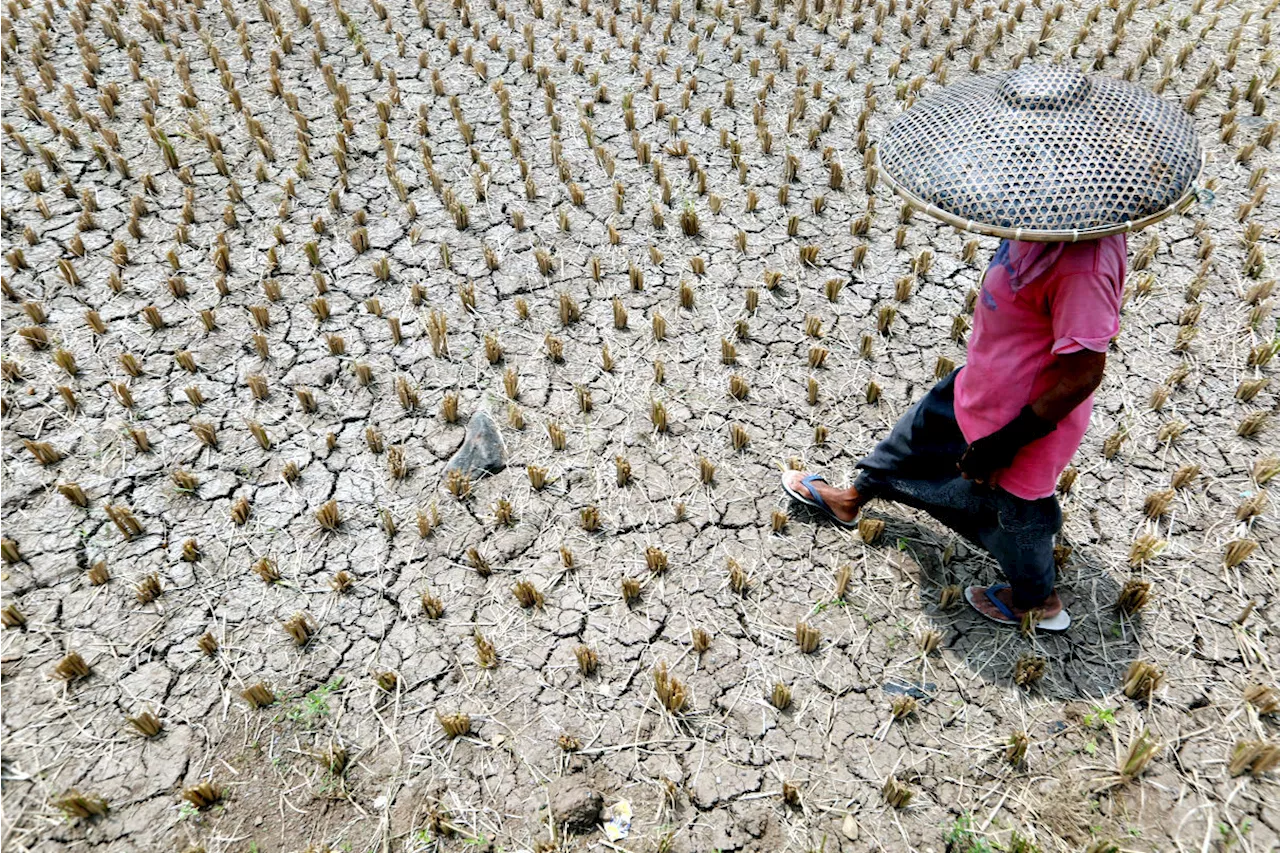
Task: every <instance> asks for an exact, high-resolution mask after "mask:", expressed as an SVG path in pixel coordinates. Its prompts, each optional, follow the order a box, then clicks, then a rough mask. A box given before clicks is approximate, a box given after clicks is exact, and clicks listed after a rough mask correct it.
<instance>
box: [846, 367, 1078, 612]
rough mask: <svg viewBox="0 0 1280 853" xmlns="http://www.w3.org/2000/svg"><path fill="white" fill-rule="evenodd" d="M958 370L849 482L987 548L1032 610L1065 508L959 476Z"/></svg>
mask: <svg viewBox="0 0 1280 853" xmlns="http://www.w3.org/2000/svg"><path fill="white" fill-rule="evenodd" d="M961 369H963V368H961ZM959 372H960V371H959V370H956V371H955V372H953V373H952V374H951V375H950V376H948V377H947V378H946V379H943V380H942V381H941V382H939V383H938V384H937V385H935V386H933V388H931V389H930V390H929V393H928V394H926V395H925V396H924V397H923V398H922V399H921V400H919V401H918V402H917V403H916V404H915V405H914V406H912V407H911V408H910V409H908V410H907V411H906V413H905V414H903V416H902V417H901V418H900V419H899V420H898V423H897V424H895V425H894V427H893V430H892V431H891V432H890V433H889V435H888V437H887V438H885V439H884V441H881V442H880V443H879V444H878V445H876V447H875V449H874V450H872V451H871V453H869V454H868V455H867V456H866V457H865V458H864V459H862V461H860V462H859V463H858V468H860V469H861V473H859V474H858V478H857V480H855V481H854V487H855V488H856V489H857V490H858V493H859V494H862V495H868V496H870V497H873V498H882V499H884V500H889V501H895V502H897V503H902V504H906V505H907V506H912V507H915V508H916V509H920V510H923V511H925V512H927V513H929V515H931V516H933V517H934V518H936V519H937V520H938V521H940V522H942V523H943V524H945V525H946V526H947V527H949V528H951V529H952V530H954V531H955V532H956V533H959V534H960V535H961V536H963V537H964V538H965V539H968V540H969V541H970V542H973V543H974V544H976V545H979V546H981V547H982V548H985V549H986V550H987V551H988V552H989V553H990V554H991V556H992V557H994V558H995V560H996V562H997V563H999V564H1000V569H1001V570H1002V571H1003V572H1004V574H1005V577H1007V578H1008V579H1009V586H1010V587H1011V588H1012V590H1013V603H1014V606H1015V607H1018V608H1021V609H1030V608H1032V607H1036V606H1038V605H1040V604H1042V603H1043V602H1044V600H1045V599H1046V598H1047V597H1048V596H1049V594H1050V593H1051V592H1053V587H1054V581H1055V575H1056V568H1055V565H1054V561H1053V537H1054V536H1055V535H1056V534H1057V532H1058V530H1059V529H1060V528H1061V527H1062V510H1061V509H1060V508H1059V507H1058V500H1057V498H1054V497H1047V498H1041V499H1039V500H1034V501H1029V500H1025V499H1023V498H1019V497H1017V496H1015V495H1011V494H1009V493H1008V492H1006V491H1005V490H1004V489H1001V488H999V487H996V486H980V485H978V484H977V483H974V482H973V481H972V480H966V479H965V478H964V477H962V476H960V472H959V471H958V470H957V468H956V463H957V462H958V461H959V460H960V455H961V454H962V453H964V450H965V447H967V446H968V444H967V442H966V441H965V440H964V435H963V434H962V433H961V432H960V426H959V424H957V423H956V415H955V378H956V374H957V373H959Z"/></svg>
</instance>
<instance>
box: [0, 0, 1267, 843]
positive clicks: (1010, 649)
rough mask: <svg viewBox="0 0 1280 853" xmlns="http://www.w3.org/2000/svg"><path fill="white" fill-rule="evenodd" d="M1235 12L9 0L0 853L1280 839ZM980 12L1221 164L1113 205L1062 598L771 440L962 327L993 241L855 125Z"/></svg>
mask: <svg viewBox="0 0 1280 853" xmlns="http://www.w3.org/2000/svg"><path fill="white" fill-rule="evenodd" d="M1275 9H1276V2H1275V0H1271V2H1270V3H1269V4H1268V3H1264V2H1261V0H1259V2H1249V0H1216V2H1215V0H1208V2H1206V0H1194V2H1191V3H1187V2H1162V0H1150V2H1141V3H1140V2H1138V0H1124V2H1120V0H1108V2H1105V3H1101V4H1094V3H1080V4H1077V3H1066V2H1054V3H1052V4H1050V3H1047V2H1040V0H1033V2H1031V3H1029V4H1028V3H1026V2H1023V0H1015V2H1010V0H1000V2H996V0H923V2H922V0H914V2H913V0H905V2H904V0H878V2H871V0H834V2H832V0H791V2H786V0H779V2H777V3H762V2H760V0H746V1H745V2H743V0H714V2H713V0H652V2H648V3H638V2H632V0H625V2H620V0H613V2H612V3H610V2H606V0H579V2H577V3H572V4H570V3H563V4H561V3H556V2H552V0H530V2H526V0H507V2H502V0H490V2H479V0H476V2H472V3H468V2H466V0H454V2H451V3H450V2H444V0H416V3H415V4H410V3H404V2H401V0H387V2H386V4H385V5H384V4H383V3H382V2H380V0H341V1H340V0H332V3H325V2H318V1H317V2H311V4H310V5H306V4H305V3H304V2H303V0H291V2H290V4H288V5H286V4H284V3H282V2H278V0H277V2H276V3H275V5H274V6H273V5H272V2H271V0H258V2H256V3H254V2H245V0H222V2H221V5H219V4H217V3H214V2H210V0H177V2H173V0H145V2H137V3H131V2H125V0H78V2H74V3H68V2H66V0H44V2H35V0H10V2H9V3H7V5H6V7H5V12H4V16H3V33H2V39H3V44H4V50H3V62H4V75H3V76H4V92H3V108H4V110H3V111H4V122H5V123H4V131H5V133H4V137H3V140H2V142H0V145H2V151H3V237H4V258H5V261H6V262H7V264H6V266H5V271H4V272H5V274H4V299H3V303H2V304H3V352H4V357H3V410H4V427H3V478H4V495H3V530H4V532H3V535H4V542H3V546H4V547H3V557H4V566H3V572H4V575H3V598H4V600H3V605H4V610H3V614H2V616H3V624H4V630H3V632H2V633H0V638H2V641H3V668H2V669H0V689H2V691H3V743H2V744H0V747H2V749H3V797H2V801H3V828H2V833H3V835H2V837H0V842H2V843H3V845H4V848H5V850H6V851H8V850H14V851H19V850H41V851H44V850H90V849H93V850H112V851H117V850H120V851H131V850H138V851H175V853H177V851H195V850H204V851H208V852H209V853H214V852H215V851H301V850H315V851H320V850H326V849H328V850H332V851H353V853H364V851H435V850H442V851H444V850H495V851H496V850H506V851H515V850H537V851H549V850H579V851H587V850H591V851H603V850H620V851H636V853H638V851H673V853H675V851H711V850H751V851H782V850H787V851H814V850H822V851H834V850H857V851H878V850H894V851H897V850H922V851H924V850H932V851H938V853H941V851H943V850H949V851H964V853H968V851H983V850H1010V851H1032V850H1041V851H1082V850H1090V851H1095V853H1101V851H1115V850H1125V851H1155V850H1161V851H1172V850H1178V851H1224V850H1233V851H1236V850H1240V851H1274V850H1277V849H1280V786H1278V785H1277V780H1276V770H1275V768H1276V766H1277V763H1280V721H1278V720H1277V713H1278V712H1280V693H1278V692H1277V691H1278V690H1280V634H1278V631H1280V598H1278V597H1277V596H1278V594H1280V578H1278V577H1277V569H1276V561H1277V556H1278V555H1280V544H1278V540H1277V536H1276V533H1277V520H1276V519H1277V516H1276V510H1275V498H1274V497H1268V490H1269V489H1270V490H1271V491H1272V492H1274V490H1275V488H1276V485H1275V484H1276V482H1278V481H1280V478H1277V477H1276V475H1277V473H1280V458H1278V457H1280V450H1278V445H1280V441H1278V440H1277V436H1278V435H1280V425H1277V423H1276V419H1277V414H1276V411H1275V409H1276V404H1277V396H1276V391H1277V380H1276V375H1275V374H1276V370H1277V365H1278V364H1280V358H1273V356H1275V355H1276V354H1277V349H1280V333H1278V331H1277V321H1276V309H1275V307H1274V302H1275V296H1274V295H1273V284H1274V278H1275V263H1276V258H1277V244H1278V243H1280V233H1278V230H1277V222H1278V221H1280V216H1278V215H1277V206H1276V193H1275V192H1269V191H1268V190H1269V187H1270V181H1271V180H1272V178H1273V173H1274V172H1275V166H1276V153H1275V150H1276V149H1275V144H1274V137H1275V135H1276V131H1277V115H1278V113H1280V105H1277V103H1276V91H1277V83H1280V76H1278V69H1280V63H1278V62H1277V60H1278V57H1277V47H1276V46H1275V44H1274V41H1273V37H1272V30H1273V25H1274V22H1275V20H1276V18H1277V14H1276V13H1275ZM1026 62H1068V63H1072V64H1075V65H1077V66H1079V67H1081V68H1084V69H1086V70H1090V71H1094V70H1096V71H1097V72H1098V73H1102V74H1107V75H1112V76H1123V77H1126V78H1129V79H1132V80H1134V81H1137V82H1140V83H1142V84H1144V85H1147V86H1149V87H1152V88H1155V89H1158V90H1160V91H1161V92H1162V93H1163V95H1164V96H1165V97H1167V98H1169V99H1172V100H1175V101H1178V102H1182V103H1184V104H1185V105H1186V107H1187V109H1188V110H1189V111H1190V112H1191V113H1192V114H1193V115H1194V116H1195V120H1196V122H1197V125H1198V127H1199V129H1200V131H1201V133H1202V135H1203V139H1204V143H1205V146H1206V149H1207V151H1208V155H1209V156H1208V164H1207V167H1206V171H1205V175H1204V176H1203V179H1204V180H1205V181H1206V182H1207V184H1208V186H1209V187H1211V188H1212V189H1213V199H1212V202H1211V203H1210V199H1209V196H1208V194H1205V196H1204V198H1203V199H1202V201H1201V203H1200V204H1198V205H1197V206H1195V207H1194V208H1193V209H1192V210H1190V211H1189V212H1188V213H1187V214H1186V215H1184V216H1176V217H1173V218H1171V219H1169V220H1167V221H1166V222H1164V223H1162V224H1161V225H1159V226H1157V227H1155V228H1153V229H1151V230H1150V231H1149V232H1144V233H1142V234H1139V235H1137V236H1135V237H1133V238H1132V239H1131V240H1130V243H1129V250H1130V277H1129V281H1128V286H1127V296H1128V299H1127V303H1126V307H1125V312H1124V318H1123V328H1122V332H1121V334H1120V336H1119V337H1118V339H1117V340H1116V342H1115V345H1114V347H1113V349H1112V352H1111V354H1110V358H1109V364H1108V373H1107V378H1106V380H1105V384H1104V386H1103V388H1102V389H1101V391H1100V392H1099V395H1098V400H1097V407H1096V410H1095V413H1094V417H1093V423H1092V427H1091V430H1090V433H1089V436H1088V438H1087V439H1086V441H1085V444H1084V446H1083V447H1082V448H1081V449H1080V452H1079V454H1078V455H1077V457H1076V460H1075V465H1074V467H1073V469H1072V470H1071V472H1069V474H1068V477H1067V480H1068V482H1064V483H1063V488H1062V492H1063V494H1062V502H1063V509H1064V511H1065V513H1066V523H1065V528H1064V535H1063V542H1062V546H1061V548H1060V549H1059V554H1060V557H1061V578H1060V588H1061V589H1062V591H1063V594H1064V597H1065V599H1066V601H1067V603H1068V607H1069V609H1070V611H1071V613H1072V615H1073V617H1074V620H1075V624H1074V625H1073V627H1072V630H1071V632H1070V633H1069V634H1068V635H1066V636H1061V637H1058V636H1045V635H1039V636H1036V635H1032V636H1023V635H1021V634H1020V633H1018V632H1010V631H1002V630H999V629H997V628H995V627H993V626H990V625H988V624H986V623H983V622H982V621H981V620H980V618H979V617H977V616H976V615H975V614H973V613H972V612H969V611H968V610H967V609H966V608H964V607H963V606H959V607H957V606H955V585H957V584H964V583H969V582H975V581H978V582H988V581H990V580H992V579H993V578H995V577H997V570H996V567H995V565H994V564H993V563H992V561H991V560H990V559H989V558H987V557H986V556H984V555H982V554H980V553H978V552H977V551H975V550H974V549H973V548H971V547H968V546H966V545H965V543H963V542H960V541H957V540H956V538H955V537H954V536H952V535H951V534H949V533H948V532H947V531H945V530H943V529H942V528H940V527H938V526H937V525H936V524H934V523H933V522H931V521H929V520H928V519H926V518H923V517H922V516H919V515H918V514H915V513H913V512H911V511H909V510H905V509H902V508H898V507H893V506H886V505H878V504H877V505H873V506H872V507H871V508H870V511H869V513H868V516H867V518H868V521H867V522H865V523H864V524H863V525H862V526H861V528H860V529H859V530H857V531H844V530H840V529H837V528H834V527H832V526H830V525H825V524H822V523H820V522H819V521H817V520H816V519H815V518H813V517H812V516H811V515H809V514H808V513H806V512H804V511H802V509H801V508H800V507H796V506H791V505H789V504H788V503H787V502H786V501H784V500H782V498H781V495H780V490H779V488H778V478H779V472H780V471H781V470H782V469H783V468H784V467H786V466H789V465H790V466H804V467H806V468H814V469H820V470H822V471H824V472H825V473H826V474H827V476H828V477H829V479H831V481H832V482H835V483H841V482H844V481H846V480H847V479H848V478H849V477H851V475H852V473H853V465H854V463H855V462H856V461H857V459H858V458H859V457H860V456H861V455H862V454H863V453H865V452H866V451H867V450H869V449H870V447H871V446H872V445H873V443H874V442H875V441H876V440H877V438H878V437H879V436H881V435H883V433H884V432H885V431H886V430H887V429H888V427H889V425H890V424H891V423H892V422H893V421H894V420H895V419H896V417H897V416H898V415H899V414H900V413H901V412H902V411H903V410H904V409H905V408H906V407H907V406H908V405H909V404H910V403H911V402H912V401H913V400H915V399H917V398H918V397H919V396H920V395H921V394H923V393H924V391H925V390H926V388H927V387H928V385H929V384H930V383H931V382H932V381H933V379H934V377H935V376H936V375H938V374H939V373H940V372H945V371H946V370H948V369H949V368H950V366H951V365H953V364H958V363H962V362H963V357H964V343H963V342H964V338H965V335H966V332H967V329H968V315H969V309H968V307H967V306H968V305H970V304H971V300H972V298H973V294H974V288H975V286H976V284H977V281H978V278H979V275H980V273H981V270H982V268H983V267H984V266H985V264H986V263H987V260H988V259H989V257H990V255H991V252H992V251H993V250H994V248H995V241H994V240H990V239H985V238H984V239H975V238H973V237H971V236H969V235H962V234H960V233H958V232H956V231H954V230H952V229H950V228H947V227H944V226H941V225H938V224H935V223H933V222H932V221H929V220H927V219H925V218H924V217H923V216H921V215H919V214H915V215H913V214H912V211H910V210H904V209H903V208H902V206H901V205H900V203H899V202H897V201H896V200H895V199H894V197H893V196H892V195H891V194H890V193H889V191H888V190H887V189H886V187H885V186H884V183H883V181H881V180H878V175H877V174H876V171H875V168H874V166H873V165H869V164H873V163H874V142H875V139H876V138H877V136H878V134H879V133H881V132H882V131H883V129H884V127H885V126H886V125H887V123H888V122H889V121H890V120H891V119H892V117H893V116H895V115H897V114H898V113H899V112H900V111H901V110H902V109H903V108H904V107H905V106H906V105H908V104H910V103H911V102H912V101H913V100H914V99H915V98H917V97H919V96H923V95H927V94H928V93H929V92H931V91H933V90H935V89H936V88H938V87H939V86H940V85H942V84H943V83H944V82H954V81H956V80H959V79H962V78H963V77H965V76H967V75H970V74H972V73H974V72H975V71H979V72H985V71H992V70H1000V69H1005V68H1009V67H1012V66H1014V65H1017V64H1018V63H1026ZM1269 169H1270V171H1269ZM479 412H488V413H489V414H490V415H492V417H493V418H494V420H495V421H496V422H497V423H498V425H499V427H500V429H501V431H502V434H503V438H504V440H505V443H506V452H507V467H506V468H505V470H503V471H501V472H500V473H498V474H496V475H494V476H489V477H483V478H481V477H476V478H474V479H460V478H446V477H445V476H444V468H445V464H446V462H447V460H448V459H449V458H450V457H451V455H452V454H453V453H454V452H455V451H456V450H457V449H458V448H459V446H460V445H461V444H462V441H463V435H464V430H465V426H466V423H467V422H468V420H469V419H470V418H471V417H472V416H473V415H475V414H476V413H479ZM1072 478H1074V481H1073V482H1069V481H1070V480H1071V479H1072ZM1268 481H1270V482H1268ZM592 793H594V794H595V795H598V797H599V799H598V800H597V799H595V798H594V797H593V796H592ZM619 801H625V803H627V804H629V806H630V809H631V812H632V815H633V817H632V821H631V824H630V828H629V831H627V832H626V833H625V834H622V833H619V835H620V836H621V837H617V838H616V840H613V841H610V840H609V838H608V837H607V836H606V834H605V828H603V827H601V826H598V825H595V818H596V811H597V808H598V806H600V805H602V806H603V808H604V811H603V814H602V818H603V819H608V818H609V817H610V816H611V815H613V814H614V813H615V812H614V809H613V807H614V805H615V804H616V803H618V802H619ZM571 806H572V807H573V808H570V807H571ZM576 821H581V822H583V823H584V825H583V826H582V827H580V829H581V830H583V831H582V832H578V833H574V832H572V831H570V830H571V829H572V827H570V826H567V825H566V823H572V822H576Z"/></svg>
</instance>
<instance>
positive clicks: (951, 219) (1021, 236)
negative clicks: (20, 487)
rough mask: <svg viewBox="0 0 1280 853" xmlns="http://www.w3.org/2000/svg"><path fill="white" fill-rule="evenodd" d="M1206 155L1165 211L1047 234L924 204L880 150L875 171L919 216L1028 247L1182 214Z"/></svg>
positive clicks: (1128, 230) (1128, 229)
mask: <svg viewBox="0 0 1280 853" xmlns="http://www.w3.org/2000/svg"><path fill="white" fill-rule="evenodd" d="M1204 163H1205V155H1204V154H1203V153H1201V156H1200V166H1199V168H1198V169H1196V174H1195V175H1194V176H1193V178H1192V180H1191V181H1190V182H1189V183H1188V184H1187V189H1186V191H1185V192H1184V193H1183V194H1182V197H1181V198H1179V199H1178V200H1177V201H1176V202H1174V203H1173V204H1171V205H1169V206H1168V207H1166V208H1165V209H1164V210H1161V211H1157V212H1156V213H1153V214H1151V215H1149V216H1145V217H1142V218H1141V219H1133V220H1128V221H1126V222H1117V223H1115V224H1111V225H1100V226H1097V227H1094V228H1082V229H1081V228H1077V229H1073V230H1069V231H1046V230H1038V229H1034V228H1006V227H1003V226H1000V225H991V224H988V223H985V222H978V221H975V220H973V219H965V218H964V217H961V216H956V215H955V214H954V213H951V212H950V211H947V210H943V209H942V208H940V207H938V206H937V205H935V204H932V203H930V202H927V201H925V200H924V199H922V198H920V197H919V196H918V195H916V194H914V193H912V192H911V191H910V190H908V189H907V188H906V187H904V186H902V184H900V183H898V182H897V181H896V180H894V178H893V175H892V174H891V173H890V172H889V170H888V169H885V168H884V166H883V164H882V163H881V162H880V149H879V147H877V148H876V171H877V173H878V177H880V178H881V179H883V180H884V182H885V183H886V184H888V185H889V188H890V189H892V190H893V191H894V192H895V193H896V194H897V195H898V196H899V197H900V198H902V199H903V200H904V201H906V202H907V203H908V204H910V205H911V206H912V207H913V208H915V209H916V210H918V211H920V212H921V213H925V214H928V215H929V216H932V217H933V218H934V219H938V220H941V221H942V222H945V223H946V224H947V225H950V226H952V227H953V228H958V229H959V230H961V231H969V232H972V233H974V234H985V235H987V236H989V237H1000V238H1002V239H1006V240H1022V241H1025V242H1028V243H1078V242H1079V241H1081V240H1097V239H1100V238H1102V237H1110V236H1111V235H1112V234H1133V233H1136V232H1138V231H1141V230H1142V229H1144V228H1148V227H1150V226H1152V225H1155V224H1156V223H1158V222H1161V221H1163V220H1165V219H1167V218H1169V217H1170V216H1172V215H1174V214H1175V213H1184V212H1185V211H1186V210H1187V209H1189V208H1190V207H1191V205H1192V204H1194V203H1195V200H1196V186H1195V179H1196V178H1198V177H1199V176H1200V172H1201V171H1202V170H1203V169H1204Z"/></svg>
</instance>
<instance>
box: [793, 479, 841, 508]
mask: <svg viewBox="0 0 1280 853" xmlns="http://www.w3.org/2000/svg"><path fill="white" fill-rule="evenodd" d="M825 482H827V478H826V477H824V476H822V475H821V474H810V475H809V476H808V477H805V478H804V479H802V480H801V481H800V485H802V486H804V488H805V491H807V492H808V493H809V497H811V498H813V502H814V503H815V504H816V505H817V507H818V509H820V510H822V511H823V512H825V513H826V514H827V515H829V516H831V517H832V518H835V517H836V514H835V513H834V512H832V511H831V507H829V506H827V502H826V501H824V500H823V499H822V495H820V494H818V492H817V490H816V489H814V488H813V487H812V486H810V485H809V484H810V483H825Z"/></svg>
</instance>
